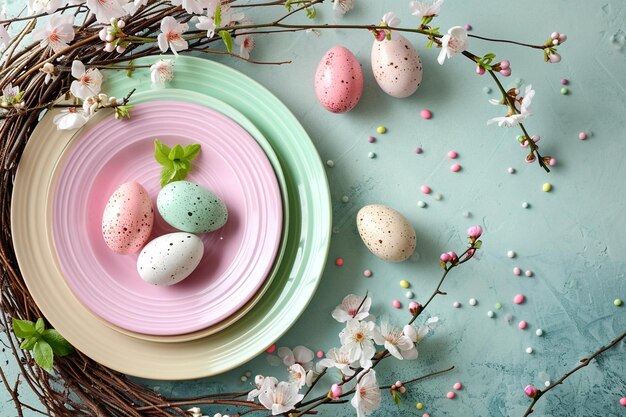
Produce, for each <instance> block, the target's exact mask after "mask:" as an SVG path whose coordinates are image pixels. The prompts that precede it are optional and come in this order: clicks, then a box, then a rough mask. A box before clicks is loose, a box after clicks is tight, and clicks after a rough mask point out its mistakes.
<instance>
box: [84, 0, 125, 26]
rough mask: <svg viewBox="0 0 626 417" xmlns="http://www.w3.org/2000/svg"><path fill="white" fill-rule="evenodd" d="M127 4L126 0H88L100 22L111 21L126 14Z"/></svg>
mask: <svg viewBox="0 0 626 417" xmlns="http://www.w3.org/2000/svg"><path fill="white" fill-rule="evenodd" d="M125 4H126V2H125V1H124V0H87V7H88V8H89V10H90V11H91V12H92V13H93V14H95V15H96V20H97V21H98V22H100V23H109V22H110V21H111V19H117V18H118V17H122V16H124V15H125V14H126V10H124V5H125Z"/></svg>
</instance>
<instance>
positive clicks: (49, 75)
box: [39, 62, 56, 84]
mask: <svg viewBox="0 0 626 417" xmlns="http://www.w3.org/2000/svg"><path fill="white" fill-rule="evenodd" d="M39 71H41V72H42V73H44V74H46V77H45V78H44V79H43V82H44V84H48V83H49V82H50V81H51V80H53V79H55V78H56V69H55V67H54V65H53V64H52V63H50V62H46V63H45V64H43V67H41V68H39Z"/></svg>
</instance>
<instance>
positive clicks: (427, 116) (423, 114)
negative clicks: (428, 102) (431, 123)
mask: <svg viewBox="0 0 626 417" xmlns="http://www.w3.org/2000/svg"><path fill="white" fill-rule="evenodd" d="M420 117H421V118H422V119H426V120H428V119H430V118H431V117H433V114H432V113H431V112H430V110H428V109H424V110H422V111H421V112H420Z"/></svg>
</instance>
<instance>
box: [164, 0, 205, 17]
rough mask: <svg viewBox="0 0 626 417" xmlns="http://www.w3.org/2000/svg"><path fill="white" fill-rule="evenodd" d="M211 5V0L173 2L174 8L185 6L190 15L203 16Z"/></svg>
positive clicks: (173, 0) (174, 0) (180, 0)
mask: <svg viewBox="0 0 626 417" xmlns="http://www.w3.org/2000/svg"><path fill="white" fill-rule="evenodd" d="M210 3H212V1H211V0H172V4H173V5H174V6H183V9H185V10H186V11H187V13H189V14H202V12H203V11H204V9H206V8H207V7H209V5H210Z"/></svg>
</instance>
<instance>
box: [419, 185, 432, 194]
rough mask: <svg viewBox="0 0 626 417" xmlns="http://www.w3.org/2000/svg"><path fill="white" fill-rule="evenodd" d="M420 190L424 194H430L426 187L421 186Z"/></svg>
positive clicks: (428, 188)
mask: <svg viewBox="0 0 626 417" xmlns="http://www.w3.org/2000/svg"><path fill="white" fill-rule="evenodd" d="M420 190H421V191H422V192H423V193H424V194H430V192H431V191H432V190H431V189H430V187H429V186H428V185H422V186H421V187H420Z"/></svg>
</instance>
